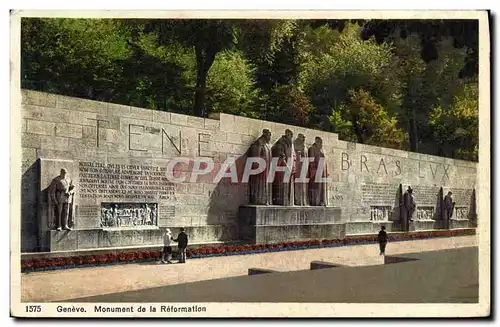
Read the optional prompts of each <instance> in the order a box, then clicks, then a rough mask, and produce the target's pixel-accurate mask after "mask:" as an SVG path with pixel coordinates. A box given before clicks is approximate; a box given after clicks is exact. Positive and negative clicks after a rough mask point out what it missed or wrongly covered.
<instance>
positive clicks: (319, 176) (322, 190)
mask: <svg viewBox="0 0 500 327" xmlns="http://www.w3.org/2000/svg"><path fill="white" fill-rule="evenodd" d="M307 154H308V157H310V158H312V159H310V160H311V161H310V162H309V205H311V206H326V205H327V199H328V196H327V194H328V192H327V190H328V184H327V182H326V181H323V179H324V178H327V177H328V170H327V165H326V160H325V154H324V153H323V140H322V139H321V137H316V138H314V143H313V145H312V146H311V147H310V148H309V151H308V153H307Z"/></svg>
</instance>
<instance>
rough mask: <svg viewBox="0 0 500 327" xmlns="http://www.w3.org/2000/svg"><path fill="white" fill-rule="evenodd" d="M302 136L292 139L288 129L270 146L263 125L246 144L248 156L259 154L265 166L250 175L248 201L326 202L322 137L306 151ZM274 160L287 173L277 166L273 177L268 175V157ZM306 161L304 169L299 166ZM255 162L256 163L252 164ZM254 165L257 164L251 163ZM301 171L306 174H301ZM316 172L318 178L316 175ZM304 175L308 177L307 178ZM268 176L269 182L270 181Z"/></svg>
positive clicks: (258, 156) (271, 202) (273, 202)
mask: <svg viewBox="0 0 500 327" xmlns="http://www.w3.org/2000/svg"><path fill="white" fill-rule="evenodd" d="M305 140H306V138H305V136H304V135H303V134H299V135H298V136H297V138H296V139H295V141H293V132H292V131H291V130H289V129H287V130H286V131H285V135H283V136H281V138H280V139H279V140H278V141H277V142H276V143H275V144H274V145H273V146H271V144H270V142H271V131H270V130H269V129H264V130H263V131H262V136H260V137H259V138H258V139H257V140H256V141H255V142H254V143H253V144H252V145H251V147H250V151H249V157H256V158H261V159H263V160H264V162H265V169H264V171H262V172H261V173H259V174H257V175H252V176H250V180H249V183H250V185H249V187H250V204H254V205H281V206H293V205H297V206H307V205H310V206H326V205H327V183H326V182H324V181H323V178H325V177H328V173H327V169H326V161H325V155H324V153H323V140H322V139H321V138H320V137H316V138H315V140H314V144H313V145H312V146H311V147H310V148H309V149H308V150H307V151H306V146H305ZM273 158H276V159H275V160H277V166H279V167H287V169H289V171H291V173H290V174H286V173H285V172H283V171H281V170H278V171H276V172H275V176H274V179H272V178H269V174H270V173H271V166H272V165H271V161H272V159H273ZM304 164H308V167H305V168H307V169H302V168H303V165H304ZM255 165H256V164H255ZM252 168H253V169H256V168H257V166H253V167H252ZM303 174H305V175H306V176H302V175H303ZM317 174H319V175H320V176H319V178H317V176H316V175H317ZM307 179H308V180H307ZM270 180H272V182H270Z"/></svg>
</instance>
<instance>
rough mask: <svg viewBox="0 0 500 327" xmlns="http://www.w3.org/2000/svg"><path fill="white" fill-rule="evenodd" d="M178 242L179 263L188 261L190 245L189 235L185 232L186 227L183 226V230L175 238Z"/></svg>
mask: <svg viewBox="0 0 500 327" xmlns="http://www.w3.org/2000/svg"><path fill="white" fill-rule="evenodd" d="M174 241H175V242H177V244H178V245H177V248H178V250H179V257H180V258H179V263H186V248H187V246H188V236H187V234H186V233H185V232H184V228H183V227H181V232H180V233H179V235H177V238H176V239H175V240H174Z"/></svg>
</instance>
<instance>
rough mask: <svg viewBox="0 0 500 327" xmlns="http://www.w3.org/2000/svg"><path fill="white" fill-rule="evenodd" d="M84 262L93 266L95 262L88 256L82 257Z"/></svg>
mask: <svg viewBox="0 0 500 327" xmlns="http://www.w3.org/2000/svg"><path fill="white" fill-rule="evenodd" d="M84 262H85V263H88V264H94V263H95V262H96V259H95V257H94V256H92V255H89V256H86V257H84Z"/></svg>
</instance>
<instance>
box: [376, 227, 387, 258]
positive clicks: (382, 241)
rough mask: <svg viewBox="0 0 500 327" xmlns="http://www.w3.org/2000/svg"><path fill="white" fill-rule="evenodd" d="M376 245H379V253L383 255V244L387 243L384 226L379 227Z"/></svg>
mask: <svg viewBox="0 0 500 327" xmlns="http://www.w3.org/2000/svg"><path fill="white" fill-rule="evenodd" d="M378 245H379V247H380V255H385V246H386V245H387V233H386V231H385V226H382V227H381V228H380V232H378Z"/></svg>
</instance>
